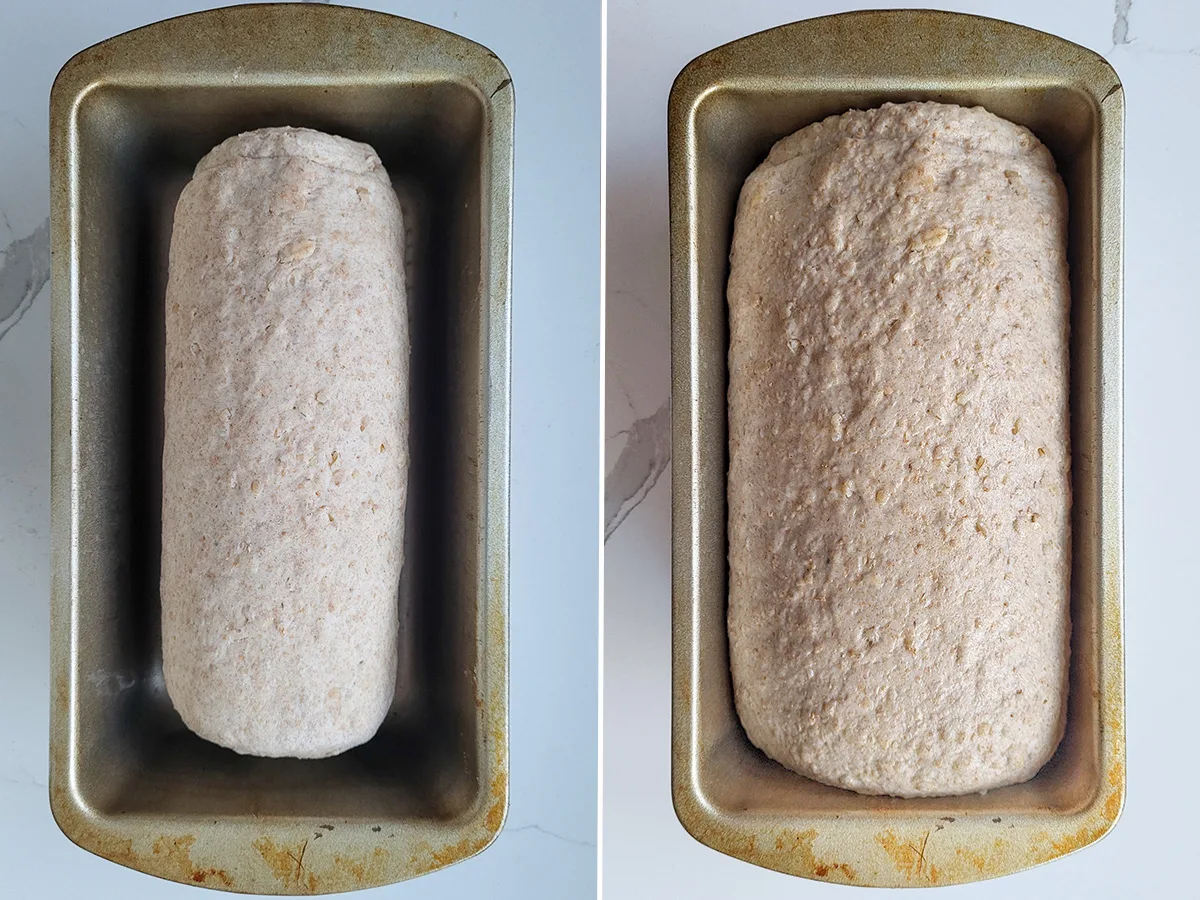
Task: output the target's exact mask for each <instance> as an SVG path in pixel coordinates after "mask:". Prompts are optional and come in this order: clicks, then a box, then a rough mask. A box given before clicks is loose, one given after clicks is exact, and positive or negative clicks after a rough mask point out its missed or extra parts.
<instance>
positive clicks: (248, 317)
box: [161, 128, 409, 757]
mask: <svg viewBox="0 0 1200 900" xmlns="http://www.w3.org/2000/svg"><path fill="white" fill-rule="evenodd" d="M403 256H404V230H403V227H402V223H401V216H400V207H399V203H398V201H397V199H396V195H395V193H394V191H393V190H392V186H391V182H390V181H389V179H388V175H387V172H386V171H385V170H384V168H383V166H382V164H381V163H380V161H379V158H378V156H376V154H375V152H374V150H372V149H371V148H370V147H369V146H367V145H365V144H360V143H356V142H353V141H349V140H346V139H344V138H340V137H334V136H332V135H327V134H323V133H320V132H316V131H310V130H307V129H297V128H268V129H262V130H259V131H252V132H249V133H247V134H242V135H238V136H237V137H233V138H230V139H229V140H227V141H225V142H224V143H222V144H220V145H219V146H218V147H216V148H214V149H213V150H212V151H211V152H210V153H209V154H208V155H207V156H205V157H204V159H202V160H201V161H200V163H199V165H198V166H197V167H196V170H195V174H194V176H193V178H192V180H191V181H190V182H189V183H188V185H187V186H186V188H184V191H183V193H182V195H181V197H180V199H179V203H178V206H177V207H176V210H175V222H174V230H173V232H172V236H171V250H170V272H169V283H168V286H167V298H166V395H165V417H166V430H165V438H164V444H163V506H162V511H163V515H162V576H161V590H162V632H163V669H164V675H165V678H166V685H167V690H168V693H169V694H170V696H171V700H172V702H173V703H174V704H175V708H176V709H177V710H178V711H179V713H180V715H181V716H182V718H183V720H184V722H185V723H186V724H187V726H188V727H189V728H190V729H191V730H192V731H194V732H196V733H197V734H199V735H200V736H201V737H204V738H207V739H208V740H211V741H213V742H215V743H217V744H220V745H222V746H225V747H229V748H232V749H234V750H236V751H238V752H239V753H246V754H254V755H260V756H297V757H321V756H330V755H333V754H335V753H339V752H341V751H343V750H346V749H348V748H350V747H353V746H355V745H357V744H361V743H363V742H364V741H366V740H368V739H370V737H371V736H372V735H373V734H374V733H375V731H376V730H377V729H378V727H379V725H380V723H381V722H382V720H383V717H384V715H385V714H386V712H387V709H388V707H389V705H390V703H391V699H392V697H393V695H394V691H395V672H396V637H397V636H396V631H397V596H398V588H399V578H400V568H401V565H402V563H403V538H404V531H403V528H404V523H403V517H404V506H405V497H406V493H407V471H408V424H407V423H408V395H407V390H408V352H409V350H408V348H409V343H408V320H407V308H406V300H405V289H404V259H403Z"/></svg>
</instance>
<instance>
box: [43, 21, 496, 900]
mask: <svg viewBox="0 0 1200 900" xmlns="http://www.w3.org/2000/svg"><path fill="white" fill-rule="evenodd" d="M50 117H51V128H50V131H51V148H50V154H51V204H52V216H51V220H52V245H53V254H52V305H53V338H52V344H53V346H52V382H53V383H52V464H51V468H52V480H53V484H52V491H51V496H52V524H53V538H52V573H53V574H52V591H51V593H52V599H51V607H52V614H51V619H52V622H51V679H52V690H51V702H52V710H51V735H50V800H51V806H52V809H53V812H54V816H55V818H56V820H57V821H58V823H59V825H60V827H61V828H62V830H63V831H64V832H65V833H66V834H67V836H68V837H70V838H71V840H73V841H74V842H75V843H77V844H79V845H80V846H81V847H83V848H85V849H87V850H90V851H92V852H93V853H97V854H99V855H101V856H104V857H107V858H108V859H111V860H113V861H115V862H119V863H121V864H123V865H127V866H130V867H132V868H135V869H140V870H141V871H144V872H149V873H151V874H154V875H158V876H161V877H163V878H169V879H173V880H175V881H181V882H186V883H189V884H200V885H205V886H207V887H213V888H219V889H223V890H230V891H241V892H248V893H278V894H309V893H324V892H330V891H341V890H348V889H352V888H359V887H369V886H373V885H380V884H386V883H389V882H394V881H398V880H401V879H404V878H409V877H412V876H414V875H419V874H421V873H423V872H428V871H430V870H433V869H437V868H440V867H442V866H447V865H450V864H451V863H454V862H457V861H459V860H461V859H465V858H466V857H469V856H472V855H474V854H476V853H478V852H479V851H481V850H483V849H484V848H485V847H486V846H487V845H488V844H489V843H490V842H491V841H492V840H493V839H494V838H495V836H496V835H497V833H498V832H499V831H500V828H501V827H502V825H503V822H504V817H505V813H506V810H507V799H508V787H507V772H508V714H507V704H508V684H507V677H508V676H507V672H508V661H507V594H508V587H507V585H508V576H507V566H508V559H507V556H508V414H509V266H510V254H509V238H510V228H511V225H510V219H511V186H512V140H513V91H512V82H511V81H510V79H509V76H508V72H507V71H506V70H505V68H504V65H503V64H502V63H501V62H500V61H499V59H497V58H496V56H495V55H494V54H492V53H491V52H490V51H488V50H487V49H485V48H484V47H481V46H479V45H477V44H474V43H472V42H470V41H468V40H466V39H464V38H461V37H457V36H455V35H452V34H449V33H446V32H444V31H441V30H438V29H436V28H432V27H429V26H426V25H421V24H419V23H416V22H411V21H408V20H405V19H400V18H396V17H394V16H389V15H384V14H381V13H374V12H367V11H364V10H354V9H345V8H338V7H325V6H314V5H298V4H297V5H293V4H289V5H263V6H244V7H235V8H231V9H222V10H214V11H210V12H203V13H198V14H196V15H191V16H184V17H182V18H178V19H171V20H169V21H165V22H160V23H158V24H155V25H151V26H149V27H146V28H142V29H139V30H137V31H133V32H130V33H128V34H124V35H121V36H119V37H115V38H112V39H111V40H108V41H105V42H103V43H101V44H98V45H97V46H95V47H92V48H90V49H88V50H85V51H83V52H82V53H80V54H79V55H77V56H76V57H74V58H73V59H72V60H71V61H70V62H68V63H67V65H66V66H65V67H64V68H63V70H62V71H61V72H60V73H59V76H58V79H57V80H56V82H55V84H54V88H53V91H52V93H51V99H50ZM281 124H290V125H306V126H310V127H314V128H320V129H323V130H326V131H330V132H333V133H336V134H341V135H344V136H346V137H349V138H353V139H356V140H362V141H368V142H369V143H371V144H372V145H373V146H374V147H375V149H376V150H377V151H378V152H379V155H380V157H381V158H382V159H383V162H384V164H385V165H386V166H387V169H388V171H389V173H390V174H391V175H392V179H393V182H394V184H395V187H396V190H397V193H398V194H399V196H400V199H401V204H402V205H403V207H404V213H405V222H406V227H407V231H408V235H407V244H408V246H407V248H406V249H407V260H408V281H409V297H410V317H411V332H412V344H413V349H412V396H411V415H412V419H411V434H412V442H411V487H410V500H409V509H408V525H407V528H406V541H407V546H406V552H405V556H406V559H407V560H408V562H407V563H406V565H405V567H404V573H403V575H402V578H401V584H400V587H399V590H400V611H401V633H400V663H399V668H398V672H397V687H396V696H395V700H394V702H393V705H392V708H391V711H390V712H389V715H388V718H387V720H386V721H385V723H384V725H383V726H382V728H381V729H380V731H379V733H378V735H376V737H375V738H374V739H373V740H371V741H370V742H368V743H367V744H365V745H363V746H362V747H359V748H356V749H354V750H352V751H350V752H347V753H344V754H342V755H340V756H337V757H333V758H331V759H326V760H273V759H258V758H251V757H244V756H238V755H237V754H235V753H232V752H231V751H227V750H224V749H221V748H219V747H216V746H215V745H212V744H209V743H207V742H205V741H203V740H201V739H200V738H198V737H196V736H195V735H193V734H191V733H190V732H189V731H187V730H186V729H185V728H184V727H183V724H182V722H181V721H180V720H179V717H178V716H177V715H176V713H175V712H174V709H173V708H172V706H171V703H170V700H169V699H168V697H167V695H166V692H165V690H164V688H163V681H162V670H161V652H160V638H159V597H158V560H159V553H160V522H159V515H160V511H159V505H160V497H161V485H160V467H161V446H162V391H163V370H162V367H163V363H162V360H163V340H164V339H163V318H162V304H163V297H164V289H165V285H166V263H167V246H168V240H169V236H170V230H171V217H172V213H173V210H174V206H175V202H176V199H177V198H178V194H179V191H180V189H181V188H182V186H183V185H184V183H186V181H187V179H188V178H189V177H190V174H191V170H192V168H193V167H194V166H195V164H196V162H197V161H198V160H199V159H200V157H201V156H202V155H203V154H204V153H205V152H206V151H207V150H208V149H209V148H211V147H212V146H214V145H215V144H217V143H218V142H220V141H221V140H223V139H224V138H226V137H228V136H230V135H233V134H236V133H238V132H240V131H244V130H248V129H252V128H257V127H261V126H266V125H281Z"/></svg>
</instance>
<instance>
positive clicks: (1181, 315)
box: [603, 0, 1200, 900]
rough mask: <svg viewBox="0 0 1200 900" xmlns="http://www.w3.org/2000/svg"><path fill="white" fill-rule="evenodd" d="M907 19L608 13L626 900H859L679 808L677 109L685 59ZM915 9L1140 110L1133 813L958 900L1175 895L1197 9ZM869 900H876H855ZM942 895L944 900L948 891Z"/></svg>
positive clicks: (617, 737) (1133, 431) (680, 10)
mask: <svg viewBox="0 0 1200 900" xmlns="http://www.w3.org/2000/svg"><path fill="white" fill-rule="evenodd" d="M898 5H904V4H897V3H895V2H883V3H852V2H835V0H790V2H783V0H743V2H739V3H713V2H705V3H694V2H691V0H656V2H654V3H645V2H640V0H610V2H609V7H608V24H609V43H608V73H609V81H608V219H607V243H608V259H607V267H606V272H607V293H608V296H607V309H606V328H607V335H606V361H605V365H606V384H607V393H606V399H605V412H606V426H605V430H606V442H605V443H606V470H607V473H608V474H607V479H606V482H607V483H606V488H607V491H608V495H607V497H606V500H605V515H606V524H607V529H608V531H609V532H610V536H609V537H608V540H607V544H606V548H605V549H606V553H605V562H604V571H605V623H604V635H605V647H604V659H605V674H604V707H605V708H604V733H605V752H604V762H603V765H604V884H605V893H606V895H609V896H614V897H621V898H622V900H640V898H657V897H667V896H671V897H674V896H680V897H682V896H687V897H690V898H693V900H705V898H714V900H715V898H728V897H751V896H752V897H755V898H758V900H769V898H776V897H778V898H783V897H796V896H801V895H803V896H805V897H808V896H833V895H838V896H841V895H843V894H844V895H847V896H848V892H847V891H846V890H845V889H842V888H838V887H835V886H830V885H825V884H820V883H816V882H803V881H799V880H797V879H794V878H791V877H789V876H785V875H780V874H778V873H774V872H770V871H767V870H765V869H759V868H756V867H753V866H750V865H748V864H746V863H742V862H739V861H737V860H734V859H731V858H729V857H725V856H722V855H720V854H718V853H716V852H715V851H713V850H710V849H708V848H706V847H704V846H702V845H701V844H699V843H697V842H696V841H694V840H693V839H692V838H691V837H690V836H688V834H687V833H686V832H685V831H684V830H683V828H682V827H681V826H680V825H679V823H678V822H677V821H676V819H675V815H674V812H673V811H672V809H671V797H670V743H669V741H670V584H671V570H670V521H671V515H670V489H669V482H670V465H669V459H670V434H669V415H668V412H667V410H668V402H669V377H668V376H669V349H670V340H669V318H670V316H669V282H668V245H667V239H668V234H667V168H666V101H667V93H668V91H669V89H670V86H671V82H672V80H673V78H674V77H675V75H676V74H677V73H678V72H679V70H680V69H681V68H682V67H683V66H684V65H686V64H687V63H688V61H690V60H691V59H693V58H694V57H696V56H698V55H699V54H701V53H703V52H704V51H706V50H710V49H712V48H713V47H716V46H718V45H720V44H723V43H725V42H727V41H730V40H733V39H735V38H738V37H742V36H744V35H747V34H751V33H753V32H756V31H760V30H762V29H765V28H770V27H772V26H775V25H779V24H783V23H784V22H789V21H794V20H796V19H802V18H809V17H811V16H817V15H825V14H828V13H834V12H844V11H846V10H848V9H856V8H870V7H876V8H889V7H895V6H898ZM920 5H921V6H927V7H931V8H939V9H952V10H957V11H960V12H972V13H978V14H982V15H988V16H993V17H995V18H1000V19H1007V20H1010V21H1015V22H1019V23H1021V24H1023V25H1029V26H1032V27H1034V28H1038V29H1041V30H1043V31H1048V32H1052V33H1054V34H1058V35H1061V36H1063V37H1065V38H1068V39H1070V40H1072V41H1075V42H1077V43H1079V44H1082V45H1084V46H1086V47H1089V48H1091V49H1093V50H1095V51H1097V52H1099V53H1102V54H1103V55H1104V56H1105V57H1106V58H1107V59H1108V60H1109V61H1110V62H1111V63H1112V64H1113V66H1114V67H1115V68H1116V70H1117V72H1118V74H1119V75H1120V77H1121V79H1122V81H1123V83H1124V87H1125V93H1126V106H1127V118H1126V132H1125V133H1126V158H1125V173H1126V193H1125V213H1126V227H1125V340H1126V344H1125V390H1126V393H1125V404H1126V405H1125V425H1126V432H1125V479H1126V480H1125V526H1126V559H1125V565H1126V568H1125V575H1126V594H1125V610H1126V612H1125V619H1126V663H1127V689H1128V695H1127V704H1128V722H1127V725H1128V799H1127V802H1126V806H1125V812H1124V815H1123V816H1122V818H1121V820H1120V822H1119V824H1118V825H1117V827H1116V829H1115V831H1114V832H1113V833H1112V834H1111V835H1110V836H1108V837H1106V838H1105V839H1104V840H1103V841H1102V842H1100V843H1099V844H1097V845H1094V846H1092V847H1089V848H1087V849H1085V850H1083V851H1081V852H1079V853H1076V854H1074V855H1072V856H1069V857H1067V858H1065V859H1062V860H1059V861H1056V862H1054V863H1052V864H1050V865H1047V866H1043V867H1041V868H1038V869H1035V870H1032V871H1029V872H1024V873H1020V874H1017V875H1012V876H1009V877H1006V878H1002V879H998V880H996V881H991V882H983V883H979V884H975V885H969V886H963V887H956V888H947V889H945V895H946V896H952V897H980V898H982V897H1009V896H1018V895H1024V896H1030V897H1084V896H1087V897H1095V898H1100V897H1112V898H1118V897H1134V896H1142V897H1179V896H1183V895H1184V892H1185V889H1184V885H1186V884H1191V883H1193V882H1194V876H1193V874H1192V873H1191V871H1190V862H1191V856H1192V854H1193V853H1194V841H1193V840H1190V839H1189V838H1192V837H1194V836H1195V835H1196V834H1197V833H1198V832H1197V826H1196V812H1197V809H1198V808H1200V781H1198V780H1197V778H1196V777H1195V771H1196V767H1195V759H1196V742H1197V740H1200V728H1198V727H1197V725H1196V720H1195V715H1194V710H1195V709H1196V708H1197V700H1196V696H1195V685H1196V683H1197V682H1198V681H1200V663H1198V662H1197V660H1198V659H1200V654H1198V653H1196V652H1195V650H1194V649H1193V648H1192V647H1191V646H1190V644H1189V643H1188V642H1189V641H1190V636H1192V635H1195V634H1196V633H1197V632H1198V631H1200V606H1198V605H1197V603H1196V578H1195V572H1194V570H1193V569H1192V567H1191V557H1192V556H1194V554H1195V549H1194V547H1193V544H1194V542H1195V536H1196V533H1197V530H1196V518H1197V517H1196V509H1197V505H1198V504H1200V481H1198V480H1197V479H1195V478H1194V477H1193V476H1192V474H1191V466H1192V457H1193V456H1194V452H1195V447H1196V446H1197V443H1198V441H1200V427H1198V426H1197V419H1196V416H1195V414H1194V407H1195V400H1194V385H1195V384H1196V383H1197V380H1198V379H1200V363H1198V362H1197V361H1196V360H1197V359H1198V357H1197V355H1196V353H1195V351H1194V348H1193V347H1192V343H1191V342H1192V340H1193V338H1194V336H1195V335H1196V334H1197V331H1198V327H1200V304H1198V303H1197V289H1196V286H1195V280H1196V279H1195V275H1194V272H1193V271H1192V270H1193V268H1194V266H1195V262H1194V260H1195V257H1196V249H1195V247H1196V244H1197V241H1198V239H1200V225H1198V224H1197V211H1198V210H1200V179H1198V178H1197V177H1196V175H1195V173H1194V172H1193V171H1192V169H1193V167H1194V162H1193V160H1194V158H1195V155H1196V154H1195V147H1196V145H1197V142H1198V141H1200V126H1198V125H1197V122H1196V120H1195V118H1194V116H1193V113H1192V108H1193V104H1192V102H1191V101H1192V99H1193V94H1192V91H1194V90H1196V89H1197V88H1200V4H1194V3H1191V2H1186V3H1185V2H1169V0H1133V2H1130V0H1117V2H1116V3H1114V2H1113V0H1064V2H1059V3H1047V2H1044V0H959V2H952V3H943V2H923V3H921V4H920ZM1189 890H1191V889H1189ZM854 896H855V897H858V896H864V894H863V893H861V892H860V893H855V894H854ZM939 896H942V894H939Z"/></svg>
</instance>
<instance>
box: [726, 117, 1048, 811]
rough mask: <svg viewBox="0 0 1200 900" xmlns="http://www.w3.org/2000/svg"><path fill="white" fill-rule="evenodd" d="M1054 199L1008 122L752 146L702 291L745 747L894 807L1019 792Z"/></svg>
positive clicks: (1044, 552)
mask: <svg viewBox="0 0 1200 900" xmlns="http://www.w3.org/2000/svg"><path fill="white" fill-rule="evenodd" d="M1066 222H1067V205H1066V194H1065V191H1064V188H1063V184H1062V181H1061V179H1060V178H1059V176H1058V174H1057V171H1056V169H1055V165H1054V161H1053V159H1052V157H1051V155H1050V153H1049V152H1048V151H1047V150H1046V148H1045V147H1044V146H1042V144H1041V143H1040V142H1039V141H1038V140H1037V139H1036V138H1035V137H1034V136H1033V135H1032V134H1031V133H1030V132H1029V131H1028V130H1026V129H1025V128H1022V127H1020V126H1017V125H1014V124H1012V123H1010V122H1008V121H1005V120H1003V119H1000V118H998V117H996V116H994V115H992V114H990V113H988V112H986V111H985V110H983V109H981V108H975V109H966V108H962V107H957V106H948V105H941V104H936V103H906V104H903V105H892V104H888V105H885V106H883V107H882V108H879V109H872V110H868V111H851V112H848V113H845V114H843V115H838V116H833V117H830V118H828V119H826V120H824V121H823V122H820V123H817V124H814V125H811V126H809V127H807V128H804V129H802V130H800V131H798V132H796V133H795V134H793V135H791V136H790V137H787V138H784V139H783V140H781V141H779V142H778V143H777V144H776V145H775V147H774V148H773V149H772V150H771V152H770V155H769V156H768V158H767V160H766V161H765V162H764V163H763V164H762V165H761V166H759V168H758V169H756V170H755V171H754V173H753V174H752V175H751V176H750V177H749V178H748V179H747V181H746V183H745V185H744V187H743V189H742V193H741V198H740V201H739V205H738V212H737V219H736V224H735V231H734V238H733V249H732V255H731V274H730V278H729V285H728V302H729V315H730V349H729V395H728V402H729V449H730V467H729V481H728V500H729V513H728V515H729V520H728V524H729V570H730V585H729V613H728V628H729V638H730V655H731V665H732V675H733V686H734V695H735V701H736V705H737V710H738V714H739V716H740V718H741V721H742V724H743V726H744V727H745V730H746V732H747V734H748V736H749V738H750V740H751V741H752V742H753V743H754V744H755V745H757V746H758V747H759V748H761V749H762V750H763V751H764V752H765V753H766V754H767V755H768V756H770V757H772V758H773V759H775V760H777V761H778V762H780V763H782V764H783V765H785V766H787V767H788V768H791V769H793V770H795V771H797V772H800V773H801V774H803V775H806V776H809V777H811V778H814V779H816V780H818V781H821V782H824V783H826V784H831V785H835V786H838V787H844V788H848V789H851V790H854V791H858V792H862V793H867V794H892V795H897V796H901V797H915V796H931V795H950V794H963V793H970V792H976V791H983V790H987V789H990V788H996V787H1000V786H1002V785H1007V784H1013V783H1017V782H1021V781H1024V780H1027V779H1029V778H1031V777H1032V776H1033V775H1034V774H1035V773H1036V772H1037V771H1038V769H1039V768H1041V766H1042V765H1043V764H1044V763H1045V762H1046V761H1047V760H1048V759H1049V758H1050V756H1051V755H1052V754H1053V753H1054V750H1055V748H1056V747H1057V745H1058V742H1059V740H1060V739H1061V736H1062V733H1063V728H1064V722H1065V714H1066V685H1067V660H1068V653H1069V647H1070V620H1069V616H1070V610H1069V578H1070V518H1069V511H1070V444H1069V440H1070V435H1069V418H1068V315H1069V306H1070V298H1069V286H1068V278H1067V262H1066V246H1067V234H1066Z"/></svg>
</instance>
